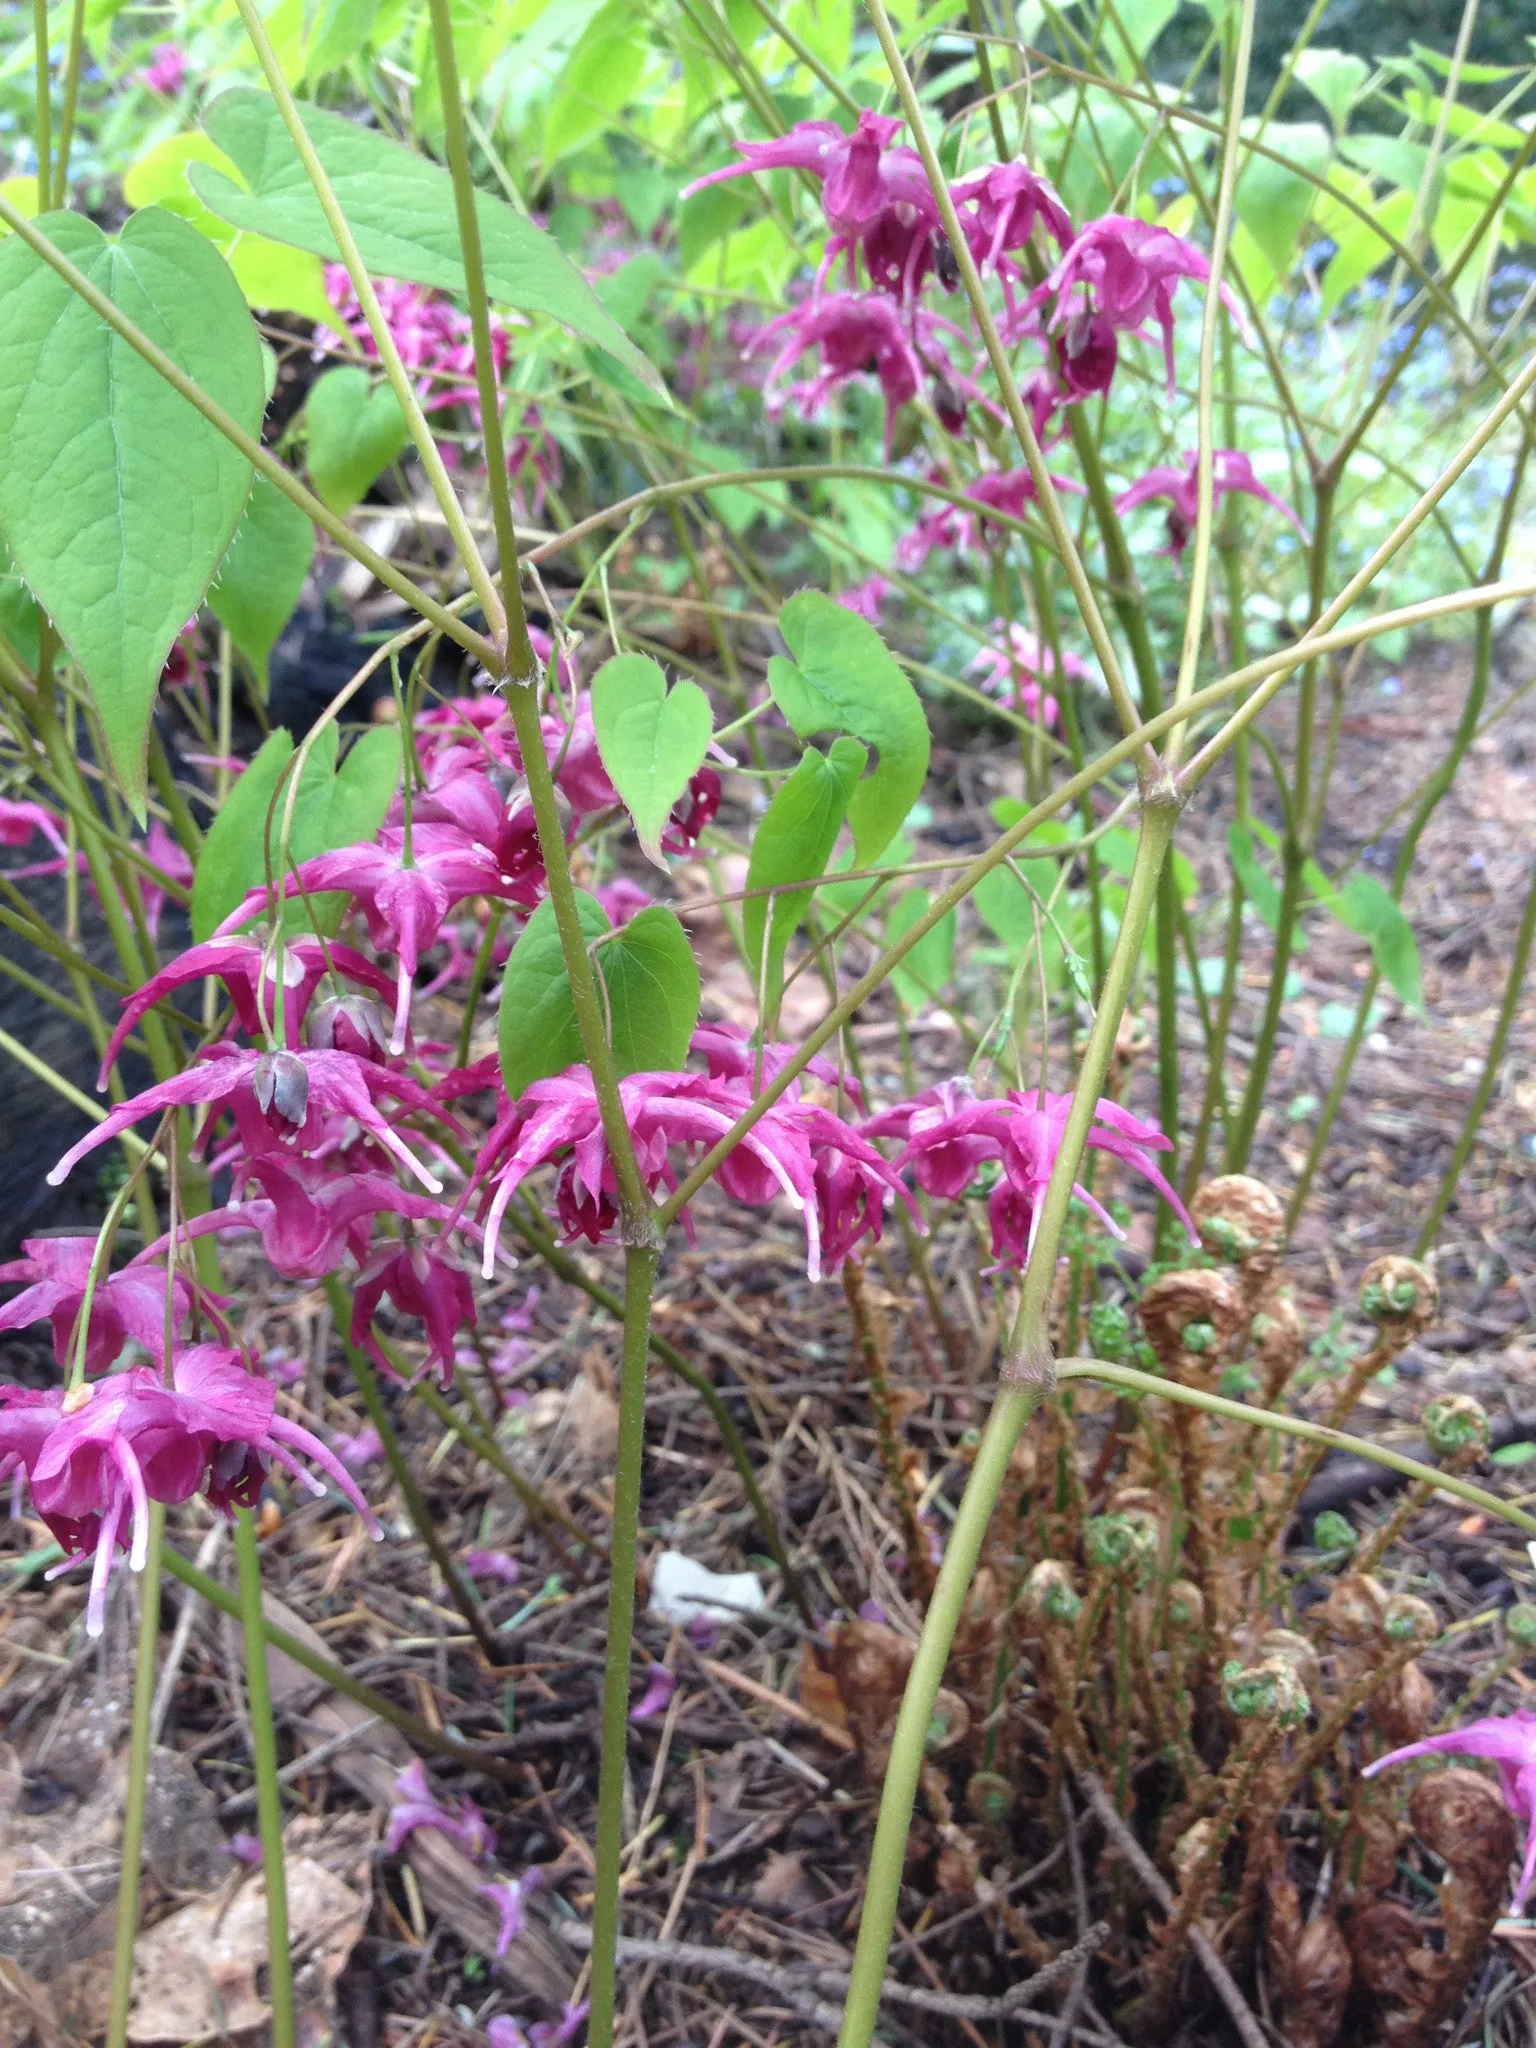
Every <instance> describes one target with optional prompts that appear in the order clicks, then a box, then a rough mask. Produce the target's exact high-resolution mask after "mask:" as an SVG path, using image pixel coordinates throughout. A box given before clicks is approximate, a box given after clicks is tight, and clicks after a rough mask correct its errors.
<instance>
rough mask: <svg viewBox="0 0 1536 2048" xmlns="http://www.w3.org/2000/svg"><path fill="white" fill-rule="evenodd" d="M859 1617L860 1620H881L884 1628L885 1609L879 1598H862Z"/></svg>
mask: <svg viewBox="0 0 1536 2048" xmlns="http://www.w3.org/2000/svg"><path fill="white" fill-rule="evenodd" d="M859 1619H860V1621H876V1622H879V1623H880V1625H881V1627H882V1628H883V1627H884V1625H885V1619H886V1615H885V1609H884V1608H883V1607H882V1606H881V1604H880V1602H879V1601H878V1600H861V1601H860V1602H859Z"/></svg>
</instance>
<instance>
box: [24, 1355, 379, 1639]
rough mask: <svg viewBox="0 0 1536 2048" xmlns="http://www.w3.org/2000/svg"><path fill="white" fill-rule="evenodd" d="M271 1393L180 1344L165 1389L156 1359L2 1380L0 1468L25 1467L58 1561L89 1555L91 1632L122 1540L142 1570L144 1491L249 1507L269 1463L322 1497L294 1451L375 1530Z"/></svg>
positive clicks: (314, 1441)
mask: <svg viewBox="0 0 1536 2048" xmlns="http://www.w3.org/2000/svg"><path fill="white" fill-rule="evenodd" d="M276 1402H277V1396H276V1393H275V1390H274V1389H273V1386H272V1384H271V1382H270V1381H269V1380H267V1379H265V1378H263V1377H262V1376H261V1375H260V1374H259V1373H254V1372H250V1371H248V1370H247V1369H246V1366H245V1363H244V1361H243V1359H242V1357H241V1355H240V1354H239V1353H238V1352H235V1351H231V1350H227V1349H225V1348H223V1347H221V1346H218V1345H213V1344H197V1345H193V1346H191V1347H190V1348H189V1349H188V1350H186V1351H183V1352H182V1353H180V1355H179V1356H178V1357H177V1359H176V1361H175V1365H174V1367H173V1371H172V1384H171V1385H170V1386H166V1384H165V1383H164V1381H163V1379H162V1378H161V1375H160V1373H159V1371H158V1370H157V1369H155V1368H154V1367H150V1366H132V1367H130V1368H129V1369H128V1370H127V1371H125V1372H119V1373H114V1374H112V1375H111V1376H110V1377H109V1378H107V1379H103V1380H85V1381H82V1382H81V1383H80V1385H79V1386H77V1387H74V1388H72V1389H71V1390H70V1391H69V1392H68V1393H65V1392H63V1391H62V1390H60V1389H58V1388H54V1389H51V1390H50V1391H49V1392H47V1393H35V1392H33V1391H32V1390H31V1389H29V1388H24V1387H0V1474H4V1473H5V1472H6V1471H8V1470H12V1469H15V1468H17V1467H19V1468H20V1469H21V1470H22V1471H24V1472H25V1474H26V1477H27V1484H28V1487H29V1489H30V1491H31V1494H32V1502H33V1505H34V1507H35V1508H36V1509H37V1512H38V1514H39V1515H41V1517H42V1518H43V1520H44V1521H45V1522H46V1523H47V1524H48V1527H49V1529H50V1530H51V1531H52V1532H53V1535H54V1537H55V1538H56V1540H57V1541H58V1543H59V1544H60V1546H61V1547H62V1549H63V1550H64V1553H65V1556H66V1558H74V1557H77V1556H81V1555H83V1554H85V1553H87V1552H90V1553H92V1554H93V1563H92V1570H91V1591H90V1598H89V1601H88V1602H87V1606H86V1628H87V1631H88V1633H90V1634H91V1635H99V1634H100V1633H101V1629H102V1625H103V1622H104V1619H105V1614H106V1589H107V1575H108V1572H109V1570H110V1568H111V1562H112V1556H113V1553H114V1551H115V1550H117V1549H118V1548H120V1547H126V1548H127V1549H128V1553H129V1556H128V1561H129V1565H130V1568H131V1569H132V1570H134V1571H139V1570H142V1568H143V1564H144V1556H145V1548H146V1545H147V1542H148V1535H149V1503H150V1501H151V1500H158V1501H163V1502H165V1503H166V1504H167V1505H168V1506H170V1505H175V1504H177V1503H179V1502H181V1501H185V1500H190V1499H191V1497H192V1495H193V1494H195V1493H203V1494H205V1495H206V1496H207V1499H208V1501H209V1504H210V1505H211V1506H213V1507H216V1508H219V1509H221V1510H223V1511H225V1512H228V1511H229V1509H230V1508H231V1507H232V1506H234V1505H235V1504H236V1503H239V1504H241V1505H244V1506H247V1507H249V1506H252V1505H254V1503H255V1500H256V1498H257V1496H258V1494H259V1493H260V1490H261V1482H262V1479H263V1478H264V1477H265V1474H266V1470H267V1466H268V1464H269V1462H276V1463H278V1464H280V1465H282V1466H284V1467H285V1468H286V1469H287V1470H288V1471H290V1472H292V1473H293V1474H294V1476H295V1477H296V1478H298V1479H300V1480H302V1481H303V1482H304V1484H305V1485H307V1486H309V1487H311V1488H312V1489H313V1490H314V1491H315V1492H316V1493H322V1494H323V1493H324V1491H325V1488H324V1486H323V1485H322V1484H321V1482H320V1481H319V1480H317V1479H315V1478H314V1477H313V1476H312V1475H311V1474H310V1473H309V1472H308V1471H307V1470H306V1469H305V1468H304V1466H303V1465H301V1464H300V1462H299V1457H300V1455H301V1454H302V1456H304V1457H306V1458H308V1459H310V1460H311V1462H312V1463H314V1464H315V1465H318V1466H319V1467H320V1469H321V1470H322V1471H323V1472H324V1473H325V1474H326V1476H327V1477H328V1478H329V1479H330V1480H331V1481H332V1483H333V1484H334V1485H335V1486H336V1487H337V1488H338V1490H339V1491H340V1492H341V1493H342V1494H344V1495H345V1497H346V1498H347V1499H348V1500H349V1501H350V1502H351V1503H352V1505H353V1506H354V1507H355V1508H356V1509H357V1511H358V1513H359V1514H360V1515H362V1517H363V1519H364V1521H365V1523H366V1524H367V1525H368V1528H369V1530H370V1532H371V1533H372V1534H373V1535H375V1536H377V1535H380V1534H381V1533H382V1532H381V1531H380V1529H379V1526H378V1524H377V1522H376V1521H375V1520H374V1518H373V1515H372V1513H371V1511H370V1509H369V1507H368V1504H367V1502H366V1501H365V1500H364V1499H363V1497H362V1495H361V1494H360V1493H359V1492H358V1490H357V1488H356V1486H355V1485H354V1484H353V1482H352V1480H351V1479H350V1478H349V1477H348V1476H347V1474H346V1472H345V1471H344V1470H343V1468H342V1467H341V1465H340V1464H339V1463H338V1462H337V1460H336V1458H335V1457H334V1456H333V1454H332V1453H331V1452H330V1451H329V1450H328V1449H327V1448H326V1446H325V1445H324V1444H322V1443H321V1441H320V1439H319V1438H318V1437H316V1436H314V1435H312V1434H311V1433H310V1431H309V1430H307V1429H304V1428H302V1427H301V1426H300V1425H299V1424H298V1423H295V1422H290V1421H288V1420H287V1418H286V1417H283V1416H279V1415H278V1414H277V1413H276ZM125 1537H126V1539H127V1540H126V1542H125Z"/></svg>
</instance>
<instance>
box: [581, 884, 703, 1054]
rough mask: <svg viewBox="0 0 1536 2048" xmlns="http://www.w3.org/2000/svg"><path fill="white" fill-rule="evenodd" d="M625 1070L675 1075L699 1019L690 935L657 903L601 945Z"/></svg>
mask: <svg viewBox="0 0 1536 2048" xmlns="http://www.w3.org/2000/svg"><path fill="white" fill-rule="evenodd" d="M597 966H598V972H599V973H600V974H601V975H602V978H603V987H604V989H605V990H606V991H607V997H608V1020H609V1032H610V1038H611V1043H612V1045H613V1058H614V1064H615V1066H617V1068H618V1070H619V1072H620V1073H621V1074H649V1073H676V1071H677V1070H678V1068H679V1067H681V1066H682V1064H683V1062H684V1060H685V1059H686V1058H687V1057H688V1041H689V1039H690V1038H692V1036H693V1028H694V1026H695V1025H696V1024H697V1023H698V1021H699V969H698V963H697V962H696V961H695V959H694V957H693V948H692V946H690V945H689V943H688V934H687V933H686V932H685V931H684V930H683V927H682V925H681V924H680V923H679V922H678V920H677V917H676V914H675V913H674V912H673V911H670V910H668V909H667V907H666V905H665V904H662V903H653V904H652V905H651V907H650V909H649V910H642V911H641V912H640V914H639V915H638V916H637V917H632V918H631V919H630V920H629V923H628V924H626V925H621V926H620V927H619V929H618V930H617V931H616V932H615V933H614V935H613V937H612V938H611V939H609V940H607V941H605V942H604V944H603V945H601V946H599V947H598V949H597Z"/></svg>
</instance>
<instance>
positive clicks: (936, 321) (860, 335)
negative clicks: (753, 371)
mask: <svg viewBox="0 0 1536 2048" xmlns="http://www.w3.org/2000/svg"><path fill="white" fill-rule="evenodd" d="M941 330H942V331H943V332H946V333H949V334H952V335H957V336H959V335H960V330H959V328H957V327H956V326H955V325H954V324H953V322H951V321H948V320H941V319H940V318H939V317H938V316H937V315H936V314H933V313H925V312H923V311H922V310H920V309H919V310H917V311H915V312H914V313H913V314H912V316H911V319H910V320H908V319H907V318H905V317H904V316H903V314H902V313H901V311H900V310H899V309H898V307H897V306H896V304H895V303H894V301H892V300H891V299H889V298H886V297H885V296H883V295H882V294H881V293H879V292H828V293H826V294H825V295H824V296H822V297H820V298H812V299H807V300H806V301H805V303H804V304H803V305H800V306H793V307H791V308H790V310H789V311H788V312H787V313H781V314H780V315H779V316H778V318H777V319H775V320H770V321H769V322H768V324H767V326H766V327H763V328H760V329H759V330H758V332H757V334H756V335H755V336H754V337H753V339H752V341H751V342H750V343H749V344H748V346H749V348H750V349H751V350H752V351H753V352H756V351H758V350H760V349H763V348H766V347H767V346H768V344H769V342H770V341H772V340H777V339H778V338H779V337H780V336H781V335H782V336H784V337H785V339H784V341H783V345H782V346H781V347H780V349H779V352H778V354H777V355H776V356H775V357H774V359H773V361H772V363H770V365H769V367H768V374H767V377H766V378H765V380H764V384H763V391H764V396H765V399H766V402H767V406H768V411H769V414H770V416H771V417H772V416H776V415H777V413H778V412H780V411H782V409H783V406H784V401H785V399H786V398H787V397H792V398H793V399H794V400H795V403H796V406H797V407H798V409H799V411H800V412H801V414H802V416H803V417H805V418H807V419H809V418H811V417H812V416H813V415H814V414H815V413H816V412H817V411H819V409H820V408H821V406H822V405H823V403H824V402H825V401H826V399H827V398H828V397H829V396H830V394H831V393H832V392H833V391H835V390H836V389H837V388H838V387H839V386H840V385H843V384H846V383H848V382H849V381H850V380H851V379H852V378H854V377H857V376H860V375H862V374H863V373H864V372H866V371H871V370H872V371H873V372H874V374H875V377H876V378H877V380H878V381H879V385H880V390H881V393H882V395H883V397H884V399H885V444H886V453H887V455H889V453H890V448H891V439H892V436H893V434H894V432H895V426H896V414H897V413H898V412H899V411H900V409H901V407H902V406H903V405H906V404H908V403H910V401H911V400H912V399H914V398H915V397H916V396H917V394H918V392H919V391H920V390H921V389H922V386H923V381H924V378H925V377H926V376H929V375H933V376H936V377H940V378H941V379H942V380H943V381H944V383H945V384H946V386H948V387H951V388H953V389H955V390H956V391H957V392H961V391H963V392H964V394H965V395H966V396H969V397H971V398H976V399H979V398H980V395H981V394H980V393H979V391H978V390H977V389H976V387H975V385H974V384H973V383H972V382H971V380H970V379H968V378H962V377H960V376H958V375H957V373H956V372H955V370H954V369H953V366H952V365H951V364H950V362H949V359H948V357H947V356H946V355H945V354H944V351H943V349H942V346H941V345H940V343H939V339H938V337H939V334H940V331H941ZM961 338H962V339H963V336H962V337H961ZM810 349H818V350H819V351H820V353H821V372H820V374H819V375H818V376H816V377H814V378H812V379H811V380H810V382H809V383H806V384H800V385H796V386H794V387H792V388H791V389H789V390H788V391H785V390H781V389H779V388H778V387H779V383H780V379H781V378H782V377H783V375H784V373H785V371H787V370H788V368H789V366H790V365H791V364H792V363H794V362H797V361H798V360H799V358H800V357H801V356H803V355H805V354H806V353H807V351H808V350H810ZM935 358H937V360H935Z"/></svg>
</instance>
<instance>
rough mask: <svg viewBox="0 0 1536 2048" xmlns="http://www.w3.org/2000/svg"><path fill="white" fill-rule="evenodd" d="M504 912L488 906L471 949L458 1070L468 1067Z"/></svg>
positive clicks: (500, 907) (503, 906)
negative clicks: (479, 932)
mask: <svg viewBox="0 0 1536 2048" xmlns="http://www.w3.org/2000/svg"><path fill="white" fill-rule="evenodd" d="M506 912H507V906H506V904H505V903H493V904H492V905H491V909H490V915H489V916H488V917H487V918H486V920H485V930H484V932H483V933H482V934H481V937H480V944H479V945H478V947H477V948H476V949H475V964H474V966H473V967H472V968H471V969H470V975H469V987H468V988H467V989H466V990H465V992H464V1015H463V1018H462V1020H461V1022H460V1024H459V1042H458V1046H457V1048H456V1051H455V1061H456V1064H457V1065H459V1066H461V1067H467V1066H468V1065H469V1049H470V1041H471V1040H472V1039H473V1037H474V1035H475V1018H476V1016H477V1015H478V1013H479V1009H480V998H481V996H482V995H483V994H484V993H485V984H486V982H487V980H488V979H489V977H490V972H491V961H492V958H493V956H494V954H495V951H496V935H497V933H498V932H499V931H500V930H501V921H502V919H503V918H504V917H505V916H506Z"/></svg>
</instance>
